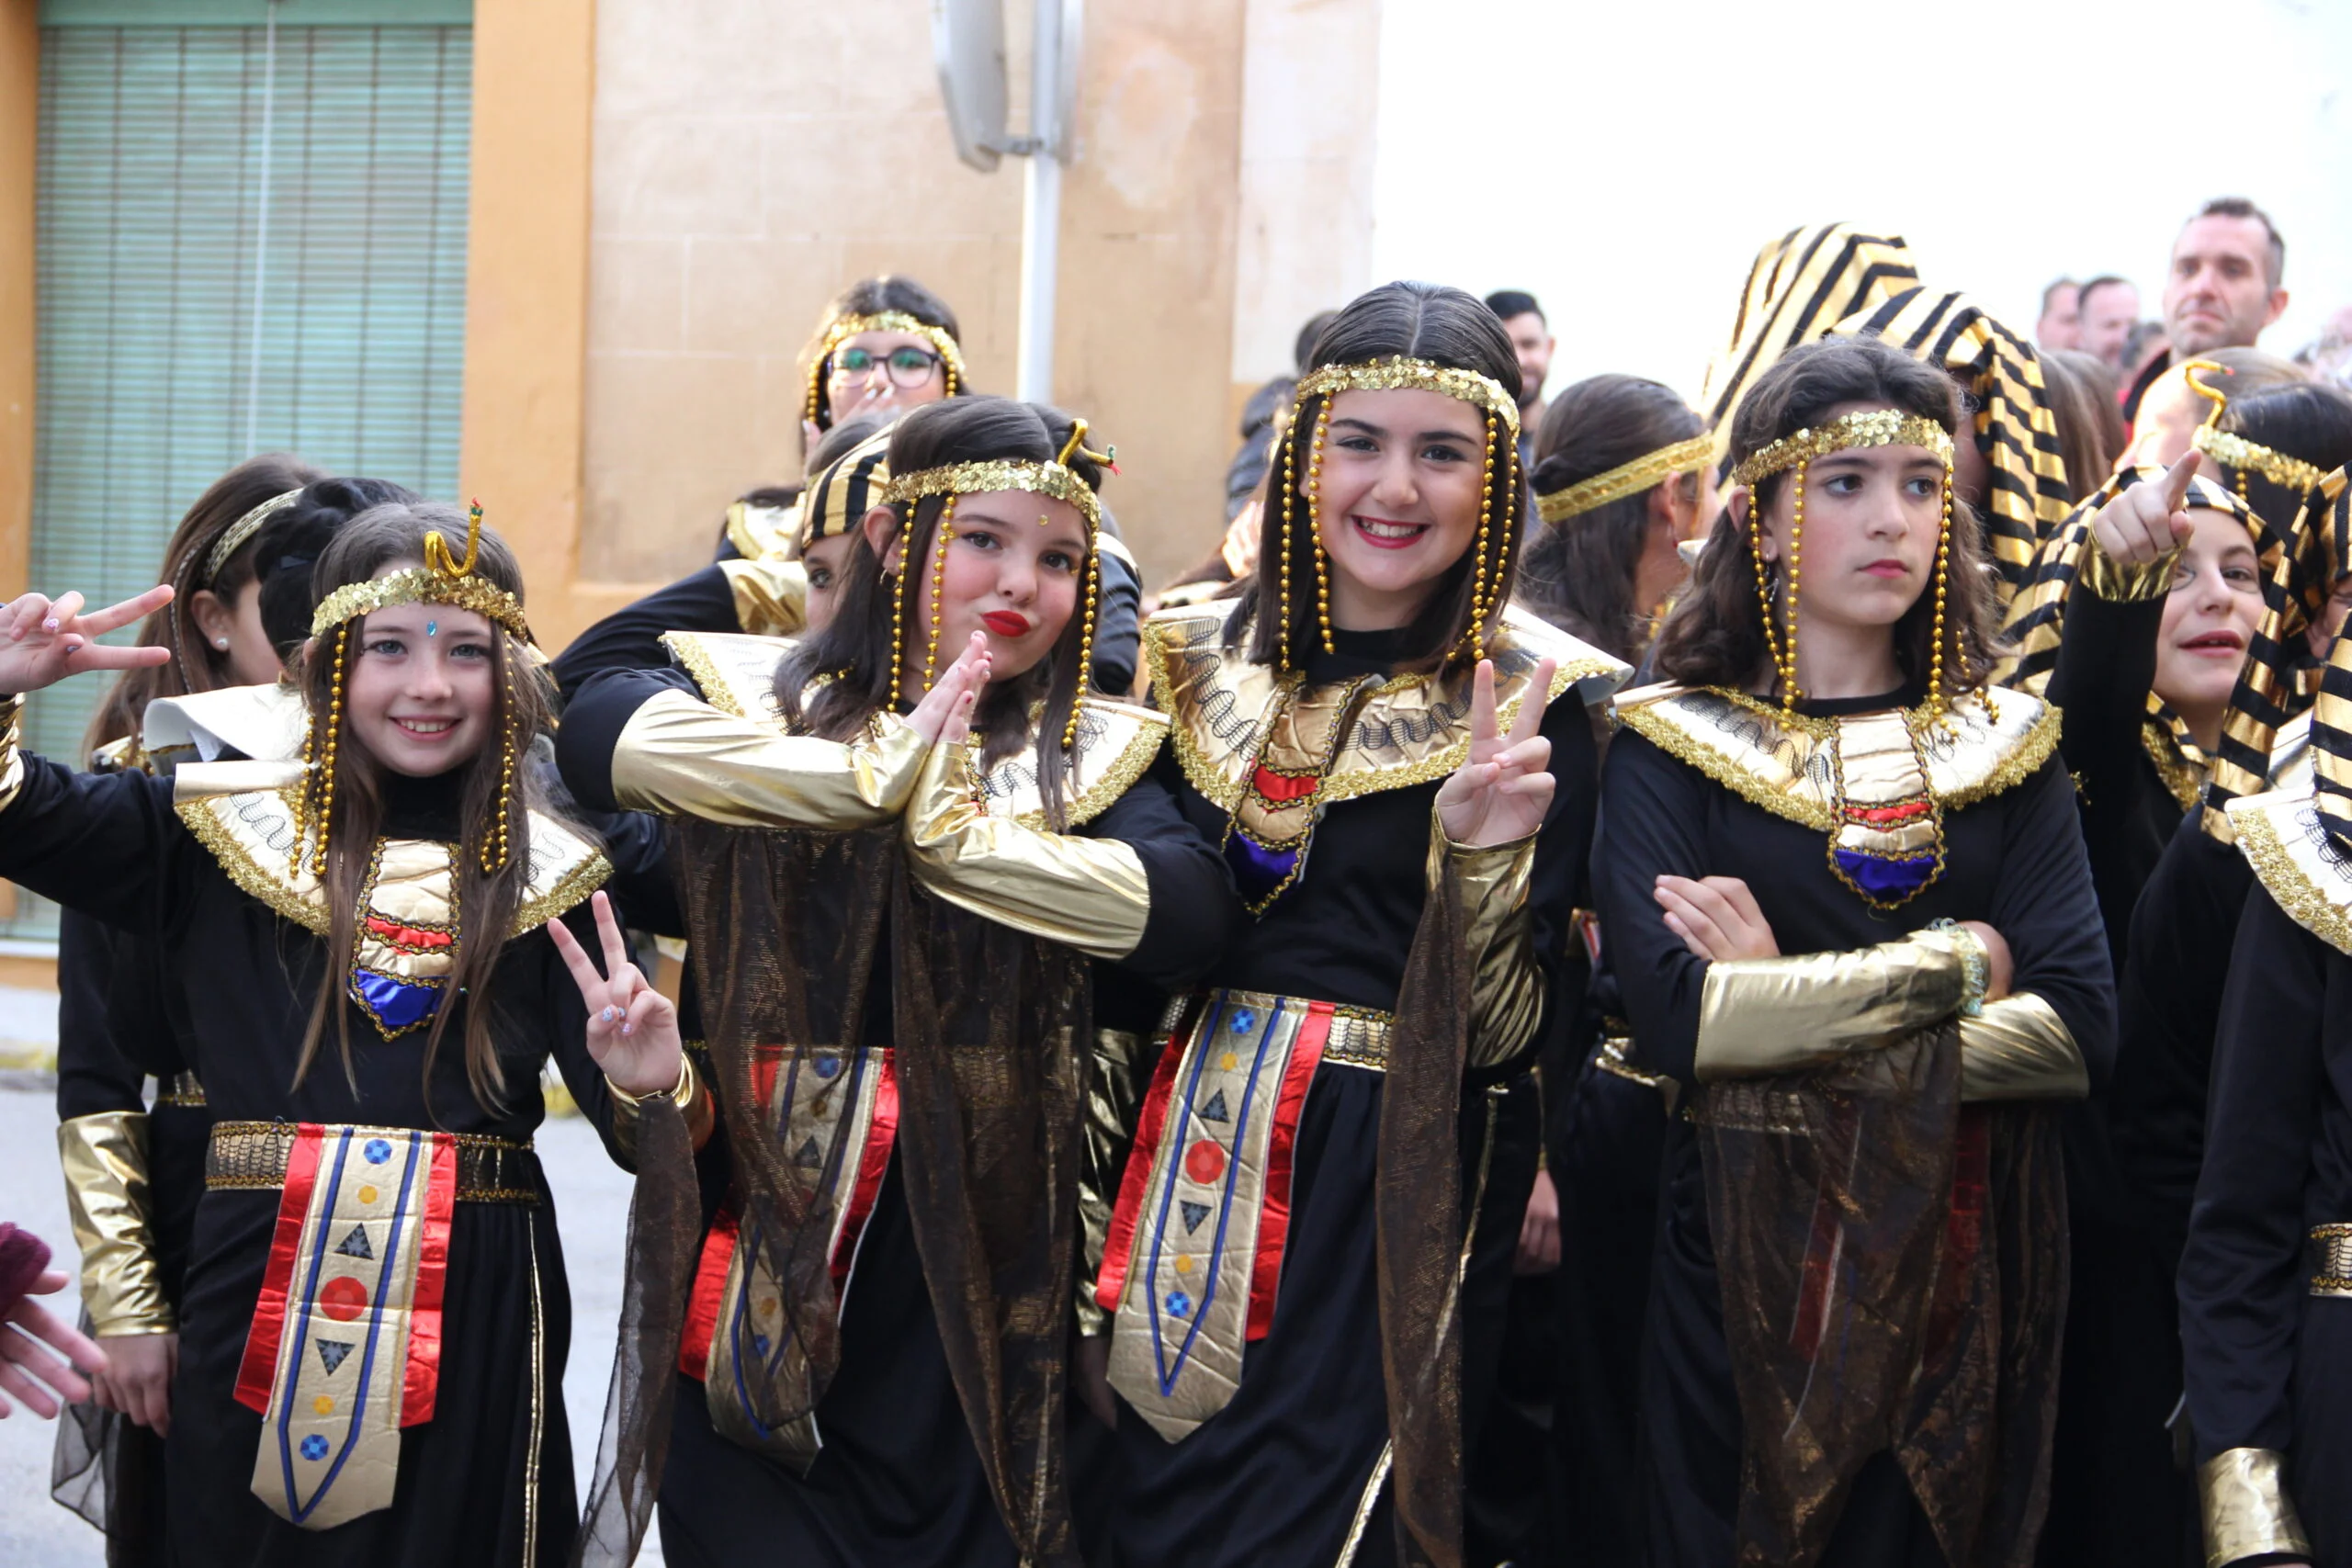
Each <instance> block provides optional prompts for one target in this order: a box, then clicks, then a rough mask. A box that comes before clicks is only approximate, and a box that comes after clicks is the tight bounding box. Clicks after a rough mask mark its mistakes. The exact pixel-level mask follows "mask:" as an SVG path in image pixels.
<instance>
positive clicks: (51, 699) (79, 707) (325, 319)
mask: <svg viewBox="0 0 2352 1568" xmlns="http://www.w3.org/2000/svg"><path fill="white" fill-rule="evenodd" d="M172 10H178V11H179V13H180V16H181V18H182V25H171V26H161V25H154V24H153V22H152V21H149V20H146V19H144V18H142V17H141V15H140V13H141V12H142V11H145V12H147V13H149V14H150V15H154V14H164V13H167V12H169V11H172ZM467 14H469V13H468V12H467V10H466V7H465V6H463V5H462V4H457V5H453V4H452V0H413V3H410V4H406V5H402V4H400V3H399V0H368V3H361V0H283V3H282V4H280V5H279V6H277V25H276V27H275V28H271V27H269V26H267V25H266V19H267V15H268V8H267V7H266V6H262V5H258V4H253V5H245V4H240V3H238V0H210V3H209V4H190V5H188V6H186V7H184V8H181V7H164V6H152V5H150V6H141V5H140V4H138V3H136V0H46V3H45V4H44V6H43V8H42V22H43V27H42V32H41V103H40V175H39V178H40V186H39V219H38V224H39V232H38V245H39V268H40V271H39V279H38V285H39V290H40V293H39V338H38V355H39V391H38V399H39V401H38V403H37V407H36V419H37V435H36V451H35V459H34V475H33V533H32V582H33V585H34V586H36V587H38V588H40V589H41V590H42V591H43V592H62V591H64V590H65V589H68V588H74V589H79V590H81V591H82V592H85V593H86V594H87V595H88V596H89V599H90V602H91V603H92V604H105V603H110V602H112V601H113V600H115V599H118V598H120V597H122V596H124V595H126V594H129V593H133V592H138V591H139V590H141V589H142V588H145V587H147V586H149V585H150V584H152V583H153V581H154V573H155V570H156V568H157V566H158V564H159V563H160V562H161V561H162V559H163V553H164V542H165V540H166V539H168V538H169V537H170V535H171V531H172V529H173V528H174V526H175V525H176V524H177V523H178V521H179V518H180V516H181V514H182V513H184V512H185V511H186V510H187V507H188V505H189V504H190V503H191V502H194V501H195V499H196V498H197V497H198V495H200V494H201V493H203V491H204V490H205V488H206V487H207V486H208V485H209V484H210V483H211V482H212V481H213V480H214V479H217V478H219V477H220V474H221V473H222V472H223V471H224V470H225V469H227V468H230V467H232V465H234V464H235V463H237V462H239V461H241V460H242V459H243V458H244V457H249V456H252V455H253V454H254V453H256V452H268V451H290V452H293V453H296V454H298V455H300V457H303V458H305V459H307V460H308V461H310V462H311V463H313V464H315V465H317V466H318V467H320V468H325V469H327V470H329V471H331V472H336V473H346V474H365V475H368V476H371V477H375V478H379V479H394V480H397V481H399V482H400V483H401V484H404V485H407V486H409V487H410V488H412V489H413V490H417V491H422V492H424V493H425V494H427V495H433V496H437V497H442V498H447V497H449V496H451V495H453V494H454V493H455V491H456V488H457V469H458V404H459V398H460V394H461V390H462V380H463V369H464V351H465V309H466V299H465V275H466V199H467V161H468V152H469V116H470V104H471V96H472V74H473V51H472V42H473V39H472V29H471V28H470V26H469V25H467V24H466V22H465V21H463V20H462V19H460V20H457V21H452V20H450V19H449V18H450V17H452V16H458V17H463V16H465V15H467ZM298 17H300V18H311V20H310V21H309V24H308V25H300V24H298V23H297V18H298ZM387 17H390V18H394V19H392V20H387V19H386V18H387ZM400 17H409V18H411V19H409V20H400V19H398V18H400ZM256 19H257V20H260V21H262V22H263V23H264V25H260V26H255V25H252V21H253V20H256ZM265 173H266V186H265ZM102 690H103V687H102V685H101V683H100V682H96V681H94V680H89V679H83V680H77V681H74V682H67V683H66V684H65V685H62V686H60V687H58V688H55V689H54V690H52V691H50V692H45V693H42V694H40V696H38V697H37V698H35V699H34V701H33V702H32V703H31V704H30V705H29V707H28V715H27V719H28V723H27V730H28V740H29V742H30V744H31V745H32V746H33V747H34V749H35V750H40V751H41V752H43V753H44V754H46V755H50V756H53V757H56V758H59V759H60V760H65V759H69V758H76V757H77V755H78V750H79V744H80V737H81V733H82V730H83V728H84V726H85V724H86V722H87V720H88V716H89V713H90V711H91V709H92V708H93V707H94V706H95V705H96V701H97V698H98V696H99V694H100V693H101V692H102ZM22 902H24V901H20V905H21V903H22ZM32 902H35V903H36V904H37V901H32ZM50 923H51V918H50V917H49V916H48V912H46V911H40V910H38V909H36V910H35V911H34V912H32V913H30V914H26V913H20V914H19V915H18V917H17V920H16V921H15V922H14V923H13V925H12V926H11V927H10V928H9V929H8V930H7V931H6V932H4V933H0V934H6V935H14V936H28V935H36V934H40V933H41V932H42V931H44V930H45V929H46V928H47V927H48V926H49V925H50Z"/></svg>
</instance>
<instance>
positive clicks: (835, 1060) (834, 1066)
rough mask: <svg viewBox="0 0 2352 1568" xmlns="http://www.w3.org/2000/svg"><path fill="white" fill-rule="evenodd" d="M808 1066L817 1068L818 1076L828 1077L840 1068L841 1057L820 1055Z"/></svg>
mask: <svg viewBox="0 0 2352 1568" xmlns="http://www.w3.org/2000/svg"><path fill="white" fill-rule="evenodd" d="M809 1066H812V1067H815V1068H816V1069H817V1076H818V1077H820V1078H830V1077H832V1076H833V1075H834V1074H836V1073H838V1072H840V1071H841V1070H842V1063H841V1058H840V1057H838V1056H820V1057H818V1058H817V1059H816V1060H815V1061H813V1062H811V1063H810V1064H809Z"/></svg>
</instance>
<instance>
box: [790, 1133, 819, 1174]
mask: <svg viewBox="0 0 2352 1568" xmlns="http://www.w3.org/2000/svg"><path fill="white" fill-rule="evenodd" d="M792 1157H793V1158H794V1159H795V1160H796V1161H797V1162H798V1163H799V1166H800V1168H801V1169H803V1170H821V1169H823V1168H824V1165H825V1151H824V1150H823V1149H822V1148H820V1147H819V1146H818V1144H817V1140H816V1138H815V1137H814V1136H811V1137H810V1138H809V1141H808V1142H807V1143H805V1144H803V1145H800V1152H799V1153H798V1154H797V1155H795V1156H792Z"/></svg>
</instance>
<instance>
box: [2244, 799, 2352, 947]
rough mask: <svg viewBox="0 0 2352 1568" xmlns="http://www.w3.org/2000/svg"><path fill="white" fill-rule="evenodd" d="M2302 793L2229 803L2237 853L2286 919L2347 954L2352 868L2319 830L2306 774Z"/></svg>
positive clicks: (2351, 944) (2351, 931) (2351, 929)
mask: <svg viewBox="0 0 2352 1568" xmlns="http://www.w3.org/2000/svg"><path fill="white" fill-rule="evenodd" d="M2305 777H2306V781H2307V782H2306V783H2305V784H2303V785H2302V787H2301V788H2285V789H2277V790H2273V791H2271V792H2270V793H2269V794H2267V795H2240V796H2238V797H2237V798H2236V799H2235V800H2233V801H2231V802H2230V803H2229V806H2228V807H2226V809H2227V810H2228V812H2229V817H2230V826H2231V828H2232V829H2234V830H2235V832H2236V835H2237V845H2238V852H2239V853H2240V854H2242V855H2244V856H2245V858H2246V863H2247V864H2249V865H2251V866H2253V867H2254V874H2255V875H2256V876H2257V877H2259V878H2260V879H2261V881H2262V886H2263V887H2264V888H2265V889H2266V890H2267V892H2268V893H2269V895H2270V897H2273V898H2274V899H2276V900H2278V907H2279V908H2281V909H2284V910H2285V911H2286V912H2287V918H2288V919H2291V920H2293V921H2294V922H2295V923H2296V924H2297V925H2299V926H2301V927H2302V928H2303V929H2304V930H2305V931H2309V932H2311V933H2312V935H2313V936H2315V937H2317V938H2319V939H2320V941H2322V942H2325V943H2327V944H2328V945H2329V946H2330V947H2332V948H2334V949H2335V950H2336V951H2337V952H2338V953H2352V866H2347V865H2346V863H2345V862H2344V859H2343V855H2342V852H2340V851H2339V850H2337V849H2336V847H2335V844H2334V843H2333V842H2332V841H2331V840H2329V838H2328V836H2327V831H2326V829H2324V828H2322V827H2321V826H2320V821H2319V812H2318V810H2317V809H2316V807H2314V806H2313V804H2312V791H2311V786H2310V784H2309V783H2308V777H2309V775H2305Z"/></svg>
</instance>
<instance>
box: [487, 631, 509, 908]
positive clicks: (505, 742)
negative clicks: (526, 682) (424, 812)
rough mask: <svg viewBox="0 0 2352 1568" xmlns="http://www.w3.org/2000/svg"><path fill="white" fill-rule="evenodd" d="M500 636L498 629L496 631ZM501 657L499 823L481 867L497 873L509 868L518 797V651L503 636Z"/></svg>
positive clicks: (494, 633) (490, 837)
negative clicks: (509, 835)
mask: <svg viewBox="0 0 2352 1568" xmlns="http://www.w3.org/2000/svg"><path fill="white" fill-rule="evenodd" d="M497 635H498V634H497V633H496V632H494V631H493V632H492V636H497ZM499 657H500V660H501V662H502V663H503V666H504V668H505V671H506V723H505V725H504V726H503V729H504V734H503V736H502V737H501V738H500V750H499V759H498V823H497V826H496V828H495V829H493V830H492V835H491V836H488V837H485V838H484V840H482V846H481V868H482V870H483V872H484V873H486V874H489V875H492V876H495V875H497V874H499V873H500V872H502V871H503V870H505V869H506V827H507V813H508V811H509V810H510V808H511V807H512V806H513V804H514V800H515V659H516V658H517V657H518V653H517V650H516V649H514V648H513V647H511V646H508V645H507V643H506V639H505V638H503V637H501V638H500V648H499Z"/></svg>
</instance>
